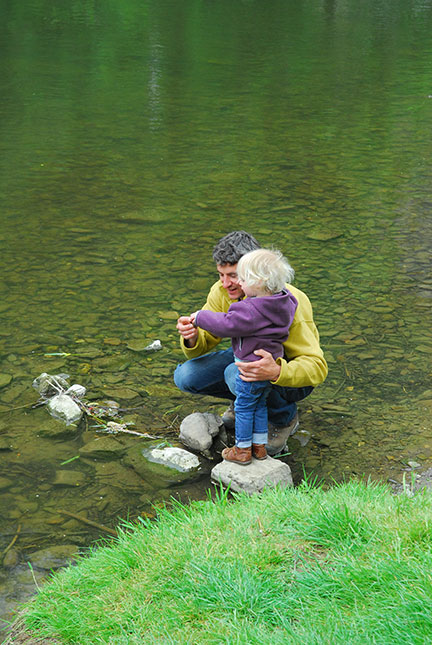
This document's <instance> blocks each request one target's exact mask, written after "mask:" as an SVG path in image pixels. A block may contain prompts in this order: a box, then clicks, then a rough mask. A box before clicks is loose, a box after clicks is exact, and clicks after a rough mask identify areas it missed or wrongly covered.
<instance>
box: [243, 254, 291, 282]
mask: <svg viewBox="0 0 432 645" xmlns="http://www.w3.org/2000/svg"><path fill="white" fill-rule="evenodd" d="M237 275H238V277H239V278H240V280H244V281H245V282H246V284H248V285H250V286H252V287H258V288H261V289H263V290H264V291H267V292H268V293H278V291H282V289H283V288H284V287H285V284H286V283H287V282H288V283H290V282H292V281H293V279H294V269H293V268H292V266H291V265H290V264H289V262H288V260H287V259H286V258H285V257H284V256H283V255H282V253H281V252H280V251H278V250H276V249H275V250H271V249H256V250H255V251H249V253H246V254H245V255H243V256H242V257H241V258H240V260H239V262H238V264H237Z"/></svg>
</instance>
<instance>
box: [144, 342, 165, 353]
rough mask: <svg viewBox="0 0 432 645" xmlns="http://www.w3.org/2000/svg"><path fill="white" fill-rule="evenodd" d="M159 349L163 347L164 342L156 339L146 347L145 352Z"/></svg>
mask: <svg viewBox="0 0 432 645" xmlns="http://www.w3.org/2000/svg"><path fill="white" fill-rule="evenodd" d="M159 349H162V343H161V342H160V340H154V341H153V342H152V343H150V345H147V347H144V349H143V351H144V352H157V351H158V350H159Z"/></svg>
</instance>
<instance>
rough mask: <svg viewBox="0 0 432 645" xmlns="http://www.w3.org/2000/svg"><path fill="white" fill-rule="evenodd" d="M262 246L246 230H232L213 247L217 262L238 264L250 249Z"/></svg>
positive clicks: (214, 258) (253, 249)
mask: <svg viewBox="0 0 432 645" xmlns="http://www.w3.org/2000/svg"><path fill="white" fill-rule="evenodd" d="M259 248H261V247H260V245H259V244H258V242H257V241H256V239H255V238H254V237H253V236H252V235H250V234H249V233H246V231H232V232H231V233H228V235H225V236H224V237H222V238H221V239H220V240H219V242H218V243H217V244H216V246H215V247H214V249H213V260H214V261H215V262H216V264H220V265H221V266H224V265H225V264H237V262H238V261H239V260H240V258H241V257H242V256H243V255H244V254H245V253H249V251H255V249H259Z"/></svg>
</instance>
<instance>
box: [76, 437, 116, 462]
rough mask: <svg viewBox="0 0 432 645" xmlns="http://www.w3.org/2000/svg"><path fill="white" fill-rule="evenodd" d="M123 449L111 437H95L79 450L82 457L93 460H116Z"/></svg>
mask: <svg viewBox="0 0 432 645" xmlns="http://www.w3.org/2000/svg"><path fill="white" fill-rule="evenodd" d="M124 450H125V447H124V445H123V444H122V443H120V442H119V441H117V440H116V439H114V438H113V437H97V438H96V439H93V441H89V442H88V443H86V444H85V445H84V446H82V447H81V448H80V449H79V454H80V455H81V456H82V457H92V458H93V459H107V460H109V459H116V458H118V457H121V456H122V454H123V452H124Z"/></svg>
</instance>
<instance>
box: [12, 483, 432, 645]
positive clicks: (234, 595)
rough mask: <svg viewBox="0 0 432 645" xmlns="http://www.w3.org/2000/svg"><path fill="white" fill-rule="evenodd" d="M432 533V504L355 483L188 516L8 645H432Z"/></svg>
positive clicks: (44, 608) (114, 550)
mask: <svg viewBox="0 0 432 645" xmlns="http://www.w3.org/2000/svg"><path fill="white" fill-rule="evenodd" d="M431 522H432V494H431V492H430V491H423V492H420V493H416V494H415V495H413V496H409V495H406V494H402V495H397V496H395V495H393V494H392V493H391V491H390V490H389V488H388V487H386V486H384V485H382V484H368V485H366V484H363V483H358V482H355V481H353V482H350V483H346V484H342V485H338V486H334V487H333V488H331V489H329V490H324V489H323V488H321V487H314V486H313V485H311V484H308V483H303V484H301V485H300V486H299V487H298V488H287V489H269V490H266V491H264V493H263V494H261V495H255V496H252V497H247V496H237V497H236V498H235V499H233V500H230V499H229V498H228V496H227V494H225V493H221V494H220V495H218V497H217V499H216V500H215V501H207V502H193V503H191V504H190V505H189V506H181V505H179V504H178V505H177V506H176V507H175V508H174V509H173V510H170V511H168V510H162V511H160V512H159V516H158V520H157V521H156V522H152V521H150V520H146V519H143V520H142V521H141V522H139V523H138V524H137V525H129V524H125V525H124V527H123V531H122V533H121V535H120V537H119V539H118V540H117V541H116V542H115V543H113V544H109V545H106V546H102V547H100V548H99V549H97V550H95V551H94V552H93V553H92V554H91V555H90V556H89V557H86V558H83V559H81V560H80V561H79V562H78V564H77V565H76V566H71V567H69V568H67V569H65V570H63V571H61V572H59V573H58V574H56V575H55V576H54V577H53V579H52V581H50V582H49V583H48V584H46V585H45V586H44V587H43V589H42V590H41V591H40V592H39V594H38V595H37V596H36V598H35V599H34V601H32V602H31V603H30V604H29V606H28V607H27V610H26V614H25V625H26V626H27V629H28V630H29V631H28V632H27V635H29V634H31V635H32V637H33V638H34V640H33V641H32V640H30V641H25V640H18V639H19V638H21V639H22V638H24V634H23V632H22V628H21V633H20V635H19V633H18V631H16V633H15V636H16V639H15V640H14V639H13V637H12V640H7V641H6V643H7V644H8V645H9V643H20V642H22V643H25V642H27V643H29V645H30V644H31V645H33V643H36V642H37V640H36V638H37V637H38V638H41V639H42V640H41V642H42V643H46V644H47V645H48V643H52V642H58V643H60V644H62V645H66V644H79V645H87V644H88V645H91V644H95V643H116V644H118V645H120V644H121V645H123V644H124V645H126V644H135V643H136V644H138V643H140V644H141V643H155V644H162V643H190V644H191V645H192V644H197V645H198V644H200V645H201V644H202V643H206V644H212V645H213V644H214V645H216V643H217V644H222V643H226V644H230V645H231V644H232V643H246V642H247V643H251V644H254V643H272V644H274V643H276V644H278V643H280V644H282V643H287V642H290V643H294V644H296V643H299V644H300V643H305V642H306V643H317V644H318V643H328V642H331V643H332V644H337V643H347V642H349V643H350V644H356V643H358V644H360V643H365V642H375V643H390V642H410V643H424V642H426V641H427V639H428V638H429V635H430V633H431V629H432V583H431V579H430V575H429V572H430V570H431V566H432V538H431V533H430V525H431ZM49 638H52V639H54V641H53V640H48V639H49ZM44 639H45V640H44Z"/></svg>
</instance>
